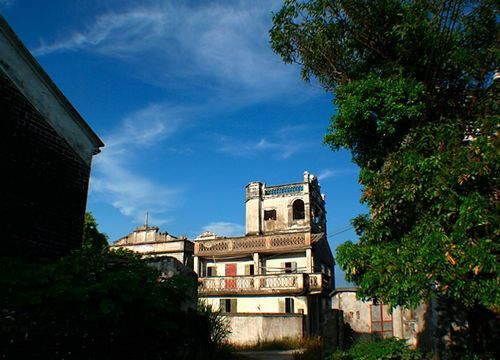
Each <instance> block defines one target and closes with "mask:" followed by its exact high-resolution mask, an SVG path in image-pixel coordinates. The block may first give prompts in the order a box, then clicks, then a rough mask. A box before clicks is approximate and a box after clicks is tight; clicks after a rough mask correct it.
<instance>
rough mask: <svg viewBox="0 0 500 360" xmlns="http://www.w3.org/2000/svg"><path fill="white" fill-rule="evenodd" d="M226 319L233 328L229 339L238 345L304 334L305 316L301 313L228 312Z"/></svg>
mask: <svg viewBox="0 0 500 360" xmlns="http://www.w3.org/2000/svg"><path fill="white" fill-rule="evenodd" d="M226 319H227V321H228V322H229V324H230V326H231V329H232V333H231V335H230V336H229V341H230V342H231V343H233V344H238V345H250V344H255V343H257V342H262V341H271V340H278V339H282V338H302V337H303V334H304V332H303V316H302V315H299V314H293V315H282V314H280V315H271V314H266V315H261V314H228V315H227V316H226Z"/></svg>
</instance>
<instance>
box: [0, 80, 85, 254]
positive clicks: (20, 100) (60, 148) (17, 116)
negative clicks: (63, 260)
mask: <svg viewBox="0 0 500 360" xmlns="http://www.w3.org/2000/svg"><path fill="white" fill-rule="evenodd" d="M0 109H1V116H2V119H1V122H0V174H2V183H3V185H2V188H1V190H0V191H1V195H0V254H2V255H11V256H21V257H54V256H60V255H63V254H66V253H68V252H69V251H71V250H72V249H76V248H79V247H80V246H81V242H82V232H83V221H84V213H85V205H86V200H87V188H88V180H89V172H90V167H89V165H87V164H86V163H85V162H84V161H83V159H82V158H81V157H79V156H78V155H77V154H76V153H75V151H74V150H73V149H72V148H71V147H70V146H69V145H68V143H67V142H66V141H65V140H63V139H62V138H61V137H60V136H59V135H58V134H57V133H56V132H55V131H54V129H53V128H52V127H51V126H50V125H49V124H48V123H47V121H46V120H45V119H44V118H43V117H42V116H41V115H40V114H39V113H38V112H37V111H36V110H35V109H34V108H33V106H31V104H30V103H29V102H28V101H27V100H26V98H25V97H24V96H23V95H22V94H21V93H20V92H19V91H18V89H17V88H16V86H15V85H14V84H13V83H12V82H11V81H10V79H9V78H7V76H6V75H5V74H4V73H3V72H1V71H0Z"/></svg>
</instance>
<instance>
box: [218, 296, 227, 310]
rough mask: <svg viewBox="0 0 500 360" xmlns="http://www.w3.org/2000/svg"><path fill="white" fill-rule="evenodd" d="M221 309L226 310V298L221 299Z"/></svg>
mask: <svg viewBox="0 0 500 360" xmlns="http://www.w3.org/2000/svg"><path fill="white" fill-rule="evenodd" d="M219 310H220V311H222V312H226V299H219Z"/></svg>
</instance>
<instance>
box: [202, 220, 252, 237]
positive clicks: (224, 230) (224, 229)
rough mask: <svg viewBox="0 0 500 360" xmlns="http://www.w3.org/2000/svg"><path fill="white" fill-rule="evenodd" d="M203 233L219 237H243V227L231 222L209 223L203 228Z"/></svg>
mask: <svg viewBox="0 0 500 360" xmlns="http://www.w3.org/2000/svg"><path fill="white" fill-rule="evenodd" d="M203 231H211V232H213V233H216V234H217V235H220V236H243V235H244V231H245V227H244V226H243V225H240V224H235V223H232V222H224V221H219V222H211V223H210V224H208V225H205V226H204V227H203Z"/></svg>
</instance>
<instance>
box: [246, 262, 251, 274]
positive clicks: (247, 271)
mask: <svg viewBox="0 0 500 360" xmlns="http://www.w3.org/2000/svg"><path fill="white" fill-rule="evenodd" d="M245 275H250V265H248V264H247V265H245Z"/></svg>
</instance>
